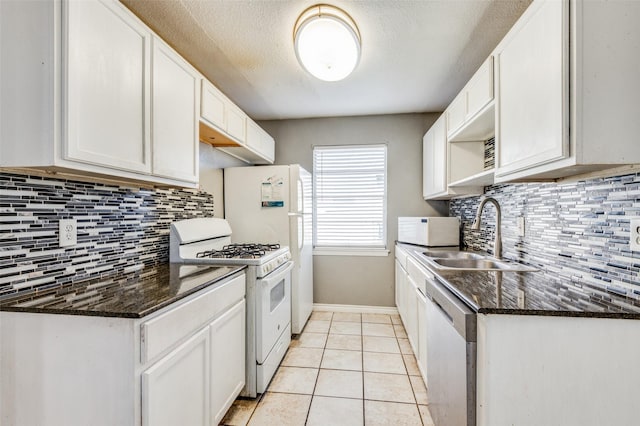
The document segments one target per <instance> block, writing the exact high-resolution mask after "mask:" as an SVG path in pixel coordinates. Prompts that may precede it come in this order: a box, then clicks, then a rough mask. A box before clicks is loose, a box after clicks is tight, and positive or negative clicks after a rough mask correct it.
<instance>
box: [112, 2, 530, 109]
mask: <svg viewBox="0 0 640 426" xmlns="http://www.w3.org/2000/svg"><path fill="white" fill-rule="evenodd" d="M121 1H122V2H123V3H124V4H125V5H126V6H127V7H128V8H130V9H131V10H132V11H133V12H134V13H136V14H137V15H138V16H139V17H140V18H141V19H142V20H143V21H144V22H146V23H147V25H149V26H150V27H151V28H153V29H154V30H155V31H156V32H157V33H158V34H159V35H160V36H161V37H162V38H163V39H165V40H166V41H167V42H168V43H169V44H171V45H172V46H173V47H174V48H175V49H176V50H177V51H178V52H180V53H181V54H182V55H183V56H184V57H185V58H186V59H187V60H188V61H189V62H191V63H192V64H193V65H194V66H195V67H196V68H198V69H199V70H200V72H202V73H203V74H204V75H205V76H206V77H207V78H209V79H210V80H211V81H212V82H213V83H214V84H215V85H216V86H218V87H219V88H220V90H222V91H223V92H224V93H225V94H227V96H229V98H231V99H232V100H233V101H234V102H235V103H237V104H238V105H239V106H240V107H241V108H242V109H243V110H244V111H245V112H247V114H249V115H250V116H251V117H252V118H254V119H256V120H264V119H284V118H303V117H328V116H347V115H372V114H394V113H405V112H434V111H442V110H444V109H445V108H446V106H447V105H448V104H449V103H450V102H451V100H452V99H453V97H454V96H455V95H456V93H457V92H458V91H459V90H460V89H461V88H462V86H463V85H464V84H465V83H466V81H467V80H468V79H469V78H470V77H471V76H472V75H473V73H474V72H475V70H476V69H477V68H478V67H479V66H480V65H481V64H482V62H483V61H484V60H485V59H486V58H487V56H488V55H489V53H490V52H491V51H492V50H493V48H494V47H495V46H496V45H497V43H498V42H499V41H500V39H501V38H502V37H503V36H504V34H505V33H506V32H507V31H508V30H509V28H511V26H512V25H513V23H514V22H515V21H516V20H517V18H518V17H519V16H520V15H521V14H522V12H523V11H524V9H526V7H527V6H528V5H529V3H530V2H531V0H492V1H489V0H360V1H353V0H332V1H331V4H333V5H335V6H338V7H340V8H342V9H344V10H345V11H347V12H348V13H349V14H350V15H351V16H352V17H353V18H354V20H355V21H356V23H357V24H358V27H359V29H360V34H361V36H362V57H361V60H360V63H359V65H358V67H357V68H356V70H355V71H354V72H353V74H351V75H350V76H349V77H347V78H346V79H345V80H342V81H339V82H323V81H320V80H317V79H315V78H314V77H312V76H310V75H309V74H307V73H306V72H305V71H304V70H303V69H302V67H301V66H300V65H299V64H298V63H297V61H296V57H295V54H294V52H293V41H292V40H293V34H292V32H293V26H294V24H295V21H296V19H297V18H298V15H299V14H300V13H301V12H302V11H303V10H305V9H306V8H307V7H309V6H312V5H313V4H316V3H318V1H315V0H208V1H206V0H121Z"/></svg>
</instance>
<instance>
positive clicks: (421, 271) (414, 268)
mask: <svg viewBox="0 0 640 426" xmlns="http://www.w3.org/2000/svg"><path fill="white" fill-rule="evenodd" d="M407 273H408V274H409V276H410V277H411V279H412V280H413V282H414V283H415V284H416V286H418V288H419V289H420V290H422V292H423V293H424V292H426V290H425V287H426V286H425V280H427V279H430V280H433V279H434V277H433V275H432V274H431V273H430V272H429V271H427V270H426V269H425V268H423V267H422V266H420V265H419V264H418V262H416V261H415V260H413V259H412V258H410V257H408V258H407Z"/></svg>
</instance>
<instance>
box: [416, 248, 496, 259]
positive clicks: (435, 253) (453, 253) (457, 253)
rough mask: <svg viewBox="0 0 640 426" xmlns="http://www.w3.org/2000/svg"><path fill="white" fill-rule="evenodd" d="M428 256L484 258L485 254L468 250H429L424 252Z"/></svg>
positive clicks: (436, 257)
mask: <svg viewBox="0 0 640 426" xmlns="http://www.w3.org/2000/svg"><path fill="white" fill-rule="evenodd" d="M422 254H424V255H425V256H427V257H431V258H435V259H482V258H483V257H484V256H482V255H480V254H476V253H469V252H466V251H434V250H428V251H424V252H422Z"/></svg>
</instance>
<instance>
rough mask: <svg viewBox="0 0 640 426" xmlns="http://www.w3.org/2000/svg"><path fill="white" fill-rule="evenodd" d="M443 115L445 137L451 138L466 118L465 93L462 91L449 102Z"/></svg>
mask: <svg viewBox="0 0 640 426" xmlns="http://www.w3.org/2000/svg"><path fill="white" fill-rule="evenodd" d="M444 115H445V116H446V117H447V123H446V124H447V130H446V131H447V133H446V135H447V136H451V135H452V134H453V133H455V132H456V130H458V129H459V128H460V126H462V125H463V124H464V119H465V117H466V116H467V93H466V92H465V91H464V90H463V91H462V92H460V94H458V96H456V98H455V99H454V100H453V102H451V104H450V105H449V107H448V108H447V110H446V111H445V113H444Z"/></svg>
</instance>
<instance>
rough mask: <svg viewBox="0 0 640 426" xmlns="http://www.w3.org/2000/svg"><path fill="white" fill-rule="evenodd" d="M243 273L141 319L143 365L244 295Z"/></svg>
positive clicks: (141, 355)
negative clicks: (155, 315) (167, 308)
mask: <svg viewBox="0 0 640 426" xmlns="http://www.w3.org/2000/svg"><path fill="white" fill-rule="evenodd" d="M244 294H245V276H244V274H242V275H241V276H239V277H236V278H233V279H231V280H230V281H227V282H225V283H223V284H220V285H218V286H216V287H215V288H213V289H212V290H210V291H208V292H207V293H205V294H202V295H200V296H198V297H196V298H195V299H192V300H190V301H188V302H186V303H183V304H181V305H180V306H177V307H176V308H174V309H171V310H169V311H166V312H164V313H162V314H160V315H159V316H157V317H155V318H153V319H150V320H149V321H146V322H143V323H142V324H141V326H140V339H141V350H140V357H141V362H142V363H143V364H145V363H147V362H148V361H150V360H152V359H154V358H155V357H156V356H158V355H160V354H161V353H163V352H164V351H166V350H167V349H169V348H171V347H172V346H174V345H175V344H176V343H178V342H180V341H181V340H182V339H184V338H186V337H188V336H189V334H190V333H192V332H194V331H195V330H197V329H198V328H200V327H202V326H204V325H206V324H207V323H208V322H209V321H210V320H211V319H212V318H214V317H216V316H218V315H220V314H221V313H222V312H223V311H224V310H225V309H227V308H228V307H230V306H232V305H233V304H235V303H236V302H238V301H239V300H241V299H242V298H243V297H244Z"/></svg>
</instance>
